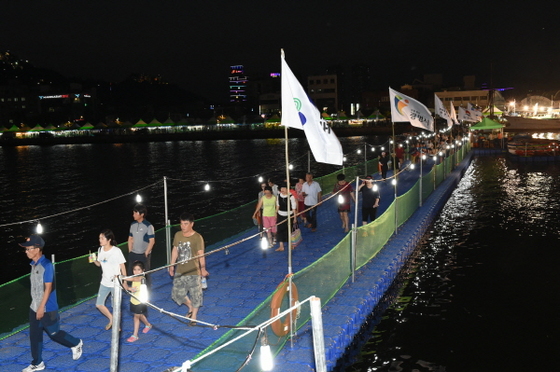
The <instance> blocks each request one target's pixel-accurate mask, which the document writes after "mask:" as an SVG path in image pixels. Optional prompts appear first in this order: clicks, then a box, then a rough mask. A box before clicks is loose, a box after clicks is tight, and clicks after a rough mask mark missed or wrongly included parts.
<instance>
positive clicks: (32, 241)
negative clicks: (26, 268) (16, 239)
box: [20, 234, 45, 248]
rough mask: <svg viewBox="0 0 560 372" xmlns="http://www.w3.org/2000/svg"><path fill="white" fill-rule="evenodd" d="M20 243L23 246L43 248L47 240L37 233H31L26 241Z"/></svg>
mask: <svg viewBox="0 0 560 372" xmlns="http://www.w3.org/2000/svg"><path fill="white" fill-rule="evenodd" d="M20 245H21V246H22V247H38V248H43V247H44V246H45V241H44V240H43V238H41V237H40V236H39V235H37V234H33V235H31V236H30V237H29V238H27V240H26V241H24V242H23V243H20Z"/></svg>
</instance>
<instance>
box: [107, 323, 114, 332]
mask: <svg viewBox="0 0 560 372" xmlns="http://www.w3.org/2000/svg"><path fill="white" fill-rule="evenodd" d="M111 327H113V322H109V323H107V325H106V326H105V330H106V331H108V330H110V329H111Z"/></svg>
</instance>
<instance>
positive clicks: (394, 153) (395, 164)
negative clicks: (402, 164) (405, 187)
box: [389, 120, 399, 234]
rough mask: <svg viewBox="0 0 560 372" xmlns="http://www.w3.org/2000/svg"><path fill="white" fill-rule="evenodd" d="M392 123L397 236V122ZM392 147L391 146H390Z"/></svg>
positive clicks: (396, 227)
mask: <svg viewBox="0 0 560 372" xmlns="http://www.w3.org/2000/svg"><path fill="white" fill-rule="evenodd" d="M391 123H392V124H393V125H392V127H393V152H392V153H391V154H392V156H393V180H394V181H395V190H394V191H395V234H398V225H399V222H398V221H399V220H398V218H399V217H398V215H397V211H398V206H397V151H396V145H397V142H396V141H395V122H394V121H393V120H391ZM389 145H391V144H389Z"/></svg>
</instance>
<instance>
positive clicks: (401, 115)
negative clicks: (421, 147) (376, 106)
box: [389, 88, 434, 132]
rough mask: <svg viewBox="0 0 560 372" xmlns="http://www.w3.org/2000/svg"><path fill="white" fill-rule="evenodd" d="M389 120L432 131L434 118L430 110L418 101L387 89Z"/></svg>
mask: <svg viewBox="0 0 560 372" xmlns="http://www.w3.org/2000/svg"><path fill="white" fill-rule="evenodd" d="M389 101H390V102H391V120H392V121H393V123H394V122H398V121H408V122H410V124H412V125H413V126H415V127H418V128H423V129H426V130H429V131H431V132H433V131H434V118H433V117H432V114H431V113H430V110H428V108H427V107H426V106H424V105H423V104H422V103H420V102H419V101H417V100H415V99H413V98H411V97H408V96H406V95H404V94H402V93H400V92H397V91H396V90H393V89H391V88H389Z"/></svg>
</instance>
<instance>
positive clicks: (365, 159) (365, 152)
mask: <svg viewBox="0 0 560 372" xmlns="http://www.w3.org/2000/svg"><path fill="white" fill-rule="evenodd" d="M364 174H365V175H366V176H367V143H364ZM356 190H357V189H356Z"/></svg>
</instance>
